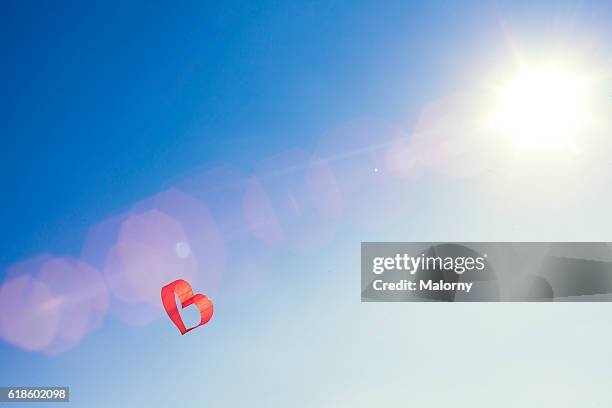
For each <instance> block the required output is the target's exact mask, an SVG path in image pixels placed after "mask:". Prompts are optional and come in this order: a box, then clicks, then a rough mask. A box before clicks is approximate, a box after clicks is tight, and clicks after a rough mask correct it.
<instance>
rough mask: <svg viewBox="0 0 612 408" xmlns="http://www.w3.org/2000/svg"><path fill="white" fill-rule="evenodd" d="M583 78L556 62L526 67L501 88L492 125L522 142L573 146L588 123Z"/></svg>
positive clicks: (541, 146)
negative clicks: (578, 134)
mask: <svg viewBox="0 0 612 408" xmlns="http://www.w3.org/2000/svg"><path fill="white" fill-rule="evenodd" d="M585 113H586V107H585V95H584V85H583V80H582V79H581V78H580V77H579V76H577V75H575V74H573V73H572V72H570V71H568V70H566V69H564V68H563V67H562V66H557V65H543V66H540V67H523V68H522V69H521V70H520V72H519V73H518V74H517V75H516V76H515V77H514V78H512V79H510V80H509V81H508V82H507V83H506V84H505V85H503V86H501V87H499V88H498V95H497V103H496V108H495V113H494V114H493V121H492V122H493V123H492V125H493V127H494V129H496V130H497V131H499V132H501V133H503V134H504V135H506V136H508V137H510V138H511V140H512V142H513V143H515V144H518V145H521V146H528V147H536V148H555V147H569V146H572V145H573V143H574V141H575V137H576V136H577V133H578V132H579V131H580V130H581V129H582V127H583V126H584V123H585Z"/></svg>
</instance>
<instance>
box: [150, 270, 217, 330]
mask: <svg viewBox="0 0 612 408" xmlns="http://www.w3.org/2000/svg"><path fill="white" fill-rule="evenodd" d="M175 295H178V297H179V300H180V301H181V306H182V308H183V309H184V308H186V307H187V306H189V305H191V304H195V305H196V307H197V308H198V310H199V311H200V323H199V324H197V325H196V326H193V327H190V328H189V329H187V328H185V323H183V319H182V318H181V314H180V313H179V310H178V308H177V306H176V300H175V297H174V296H175ZM161 298H162V303H163V304H164V309H166V313H168V316H170V320H172V322H173V323H174V324H175V325H176V327H178V329H179V331H180V332H181V334H185V333H187V332H188V331H191V330H193V329H195V328H196V327H199V326H202V325H203V324H206V323H207V322H208V321H209V320H210V318H211V317H212V315H213V304H212V302H211V301H210V299H209V298H208V297H207V296H205V295H201V294H199V293H196V294H195V295H194V294H193V290H192V289H191V285H190V284H189V283H188V282H187V281H184V280H182V279H178V280H175V281H174V282H172V283H169V284H168V285H166V286H164V287H163V288H162V290H161Z"/></svg>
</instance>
